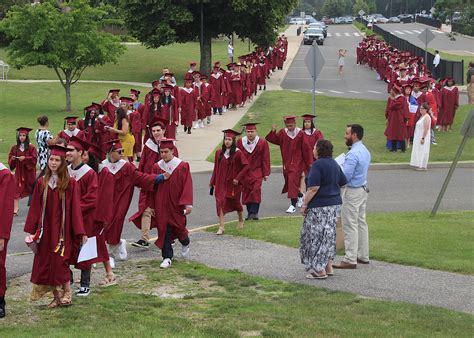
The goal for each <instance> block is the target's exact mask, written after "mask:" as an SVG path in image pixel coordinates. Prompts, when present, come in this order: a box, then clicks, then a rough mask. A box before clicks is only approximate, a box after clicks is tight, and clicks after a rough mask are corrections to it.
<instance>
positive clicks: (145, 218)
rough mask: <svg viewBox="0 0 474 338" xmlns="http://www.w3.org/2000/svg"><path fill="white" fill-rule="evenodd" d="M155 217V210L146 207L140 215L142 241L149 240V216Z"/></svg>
mask: <svg viewBox="0 0 474 338" xmlns="http://www.w3.org/2000/svg"><path fill="white" fill-rule="evenodd" d="M152 217H155V210H153V209H152V208H150V207H147V208H146V209H145V211H144V212H143V215H142V239H143V240H144V241H147V242H148V241H149V240H150V227H151V218H152Z"/></svg>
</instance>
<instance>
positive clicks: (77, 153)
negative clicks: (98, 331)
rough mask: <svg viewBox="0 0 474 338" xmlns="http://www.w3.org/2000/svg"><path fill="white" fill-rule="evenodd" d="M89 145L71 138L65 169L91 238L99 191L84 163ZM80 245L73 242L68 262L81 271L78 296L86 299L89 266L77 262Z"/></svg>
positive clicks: (86, 263)
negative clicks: (77, 190) (75, 188)
mask: <svg viewBox="0 0 474 338" xmlns="http://www.w3.org/2000/svg"><path fill="white" fill-rule="evenodd" d="M88 146H89V144H88V143H87V142H86V141H84V140H82V139H80V138H78V137H76V136H73V137H71V140H70V141H69V143H68V145H67V148H68V149H69V151H68V152H67V160H68V162H69V163H70V165H69V166H68V167H67V169H68V172H69V176H70V177H72V178H74V179H75V180H76V182H77V185H78V188H79V194H80V196H81V202H80V203H81V212H82V220H83V223H84V230H85V232H86V235H87V237H89V238H90V237H92V236H93V234H92V229H93V224H94V216H95V208H96V206H97V197H98V190H99V182H98V179H97V173H96V172H95V171H94V170H93V169H92V168H91V167H90V166H89V165H88V164H87V163H84V159H83V158H84V154H85V152H86V150H87V148H88ZM79 251H80V243H79V241H78V240H76V241H75V242H74V246H73V252H72V254H71V259H70V261H69V264H70V265H75V267H76V268H77V269H79V270H81V281H80V283H81V287H80V289H79V292H78V293H77V295H78V296H81V297H87V296H88V295H89V293H90V280H91V267H92V266H91V264H90V263H88V262H80V263H79V262H77V258H78V256H79ZM71 280H74V278H73V273H72V271H71Z"/></svg>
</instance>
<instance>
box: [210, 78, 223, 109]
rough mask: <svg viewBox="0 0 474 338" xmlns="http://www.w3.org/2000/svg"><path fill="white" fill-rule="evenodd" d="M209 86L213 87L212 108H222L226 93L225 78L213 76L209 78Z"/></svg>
mask: <svg viewBox="0 0 474 338" xmlns="http://www.w3.org/2000/svg"><path fill="white" fill-rule="evenodd" d="M209 84H210V85H211V95H210V96H211V108H221V107H222V105H223V104H222V93H223V92H224V86H225V84H224V77H223V76H222V75H221V74H220V73H217V74H214V73H213V74H211V76H209Z"/></svg>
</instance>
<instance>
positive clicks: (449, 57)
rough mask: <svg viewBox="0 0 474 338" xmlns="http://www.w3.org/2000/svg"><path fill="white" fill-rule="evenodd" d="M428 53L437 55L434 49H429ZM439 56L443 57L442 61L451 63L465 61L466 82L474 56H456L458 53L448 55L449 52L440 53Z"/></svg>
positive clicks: (464, 76)
mask: <svg viewBox="0 0 474 338" xmlns="http://www.w3.org/2000/svg"><path fill="white" fill-rule="evenodd" d="M428 51H429V52H430V53H431V54H434V53H435V49H434V48H428ZM439 55H440V56H441V59H442V60H449V61H461V60H464V71H463V74H464V75H463V78H464V81H466V73H467V69H468V67H469V62H473V61H474V56H473V55H466V54H456V53H452V52H451V53H447V52H443V51H440V52H439ZM464 85H466V83H464Z"/></svg>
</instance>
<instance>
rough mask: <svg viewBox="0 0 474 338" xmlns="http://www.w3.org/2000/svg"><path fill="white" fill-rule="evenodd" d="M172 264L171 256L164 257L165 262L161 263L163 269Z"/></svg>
mask: <svg viewBox="0 0 474 338" xmlns="http://www.w3.org/2000/svg"><path fill="white" fill-rule="evenodd" d="M170 266H171V259H170V258H165V259H163V262H161V264H160V268H162V269H167V268H169V267H170Z"/></svg>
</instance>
